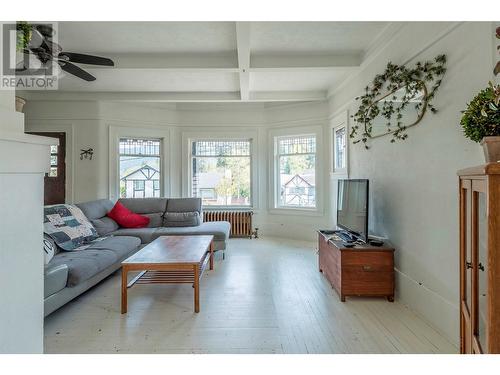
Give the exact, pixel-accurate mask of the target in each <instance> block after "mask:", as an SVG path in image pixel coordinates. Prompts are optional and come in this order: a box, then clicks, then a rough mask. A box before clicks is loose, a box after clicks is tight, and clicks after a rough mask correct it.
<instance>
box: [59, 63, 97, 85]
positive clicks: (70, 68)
mask: <svg viewBox="0 0 500 375" xmlns="http://www.w3.org/2000/svg"><path fill="white" fill-rule="evenodd" d="M59 65H61V69H62V70H64V71H65V72H67V73H69V74H73V75H74V76H77V77H78V78H81V79H83V80H85V81H89V82H90V81H95V77H94V76H93V75H92V74H90V73H88V72H86V71H85V70H83V69H82V68H79V67H78V66H76V65H74V64H71V63H70V62H67V61H66V62H63V61H59Z"/></svg>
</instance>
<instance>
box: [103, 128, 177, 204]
mask: <svg viewBox="0 0 500 375" xmlns="http://www.w3.org/2000/svg"><path fill="white" fill-rule="evenodd" d="M127 137H128V138H139V139H159V140H160V141H161V146H160V179H161V182H160V197H169V196H170V191H171V184H172V179H171V178H170V152H169V150H171V149H172V147H171V144H170V131H169V130H164V129H156V128H144V127H127V126H115V125H110V126H109V194H108V195H109V199H111V200H113V201H115V200H118V199H119V198H120V149H119V144H120V138H127Z"/></svg>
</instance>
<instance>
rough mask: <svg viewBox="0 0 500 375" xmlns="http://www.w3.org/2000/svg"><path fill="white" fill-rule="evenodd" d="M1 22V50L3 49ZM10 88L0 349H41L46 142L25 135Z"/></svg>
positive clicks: (0, 208)
mask: <svg viewBox="0 0 500 375" xmlns="http://www.w3.org/2000/svg"><path fill="white" fill-rule="evenodd" d="M1 30H2V23H1V22H0V51H1V50H2V45H1V43H2V42H1V41H2V35H1ZM14 98H15V92H14V91H1V90H0V212H1V215H0V238H1V241H0V285H1V287H0V301H1V302H0V353H42V351H43V250H42V226H43V224H42V222H41V220H40V218H41V217H42V213H43V211H42V205H43V172H44V171H46V170H48V168H49V146H48V145H41V144H39V143H38V142H41V143H42V141H38V140H37V139H36V137H30V136H26V135H24V134H23V132H24V116H23V115H22V114H20V113H16V112H15V107H14Z"/></svg>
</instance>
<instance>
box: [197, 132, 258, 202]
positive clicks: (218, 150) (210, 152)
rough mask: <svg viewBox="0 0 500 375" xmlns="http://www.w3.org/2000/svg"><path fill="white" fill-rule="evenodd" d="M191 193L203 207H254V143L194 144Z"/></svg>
mask: <svg viewBox="0 0 500 375" xmlns="http://www.w3.org/2000/svg"><path fill="white" fill-rule="evenodd" d="M191 163H192V164H191V165H192V173H191V190H192V196H193V197H200V198H201V199H202V202H203V205H204V206H250V205H251V181H250V180H251V141H250V140H228V141H223V140H220V141H219V140H210V141H208V140H207V141H194V142H192V143H191Z"/></svg>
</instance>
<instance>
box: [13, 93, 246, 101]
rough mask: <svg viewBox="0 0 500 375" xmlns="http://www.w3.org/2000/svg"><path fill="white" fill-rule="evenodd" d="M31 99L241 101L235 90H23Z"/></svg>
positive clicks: (27, 98) (25, 96)
mask: <svg viewBox="0 0 500 375" xmlns="http://www.w3.org/2000/svg"><path fill="white" fill-rule="evenodd" d="M19 94H20V95H23V98H26V100H27V101H28V102H29V101H52V100H57V101H113V102H137V103H141V102H164V103H168V102H214V101H215V102H219V101H221V102H230V101H240V95H239V93H238V92H237V91H235V92H144V91H142V92H138V91H133V92H105V91H103V92H95V91H94V92H83V91H44V92H41V91H40V92H37V91H23V92H20V93H19Z"/></svg>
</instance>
